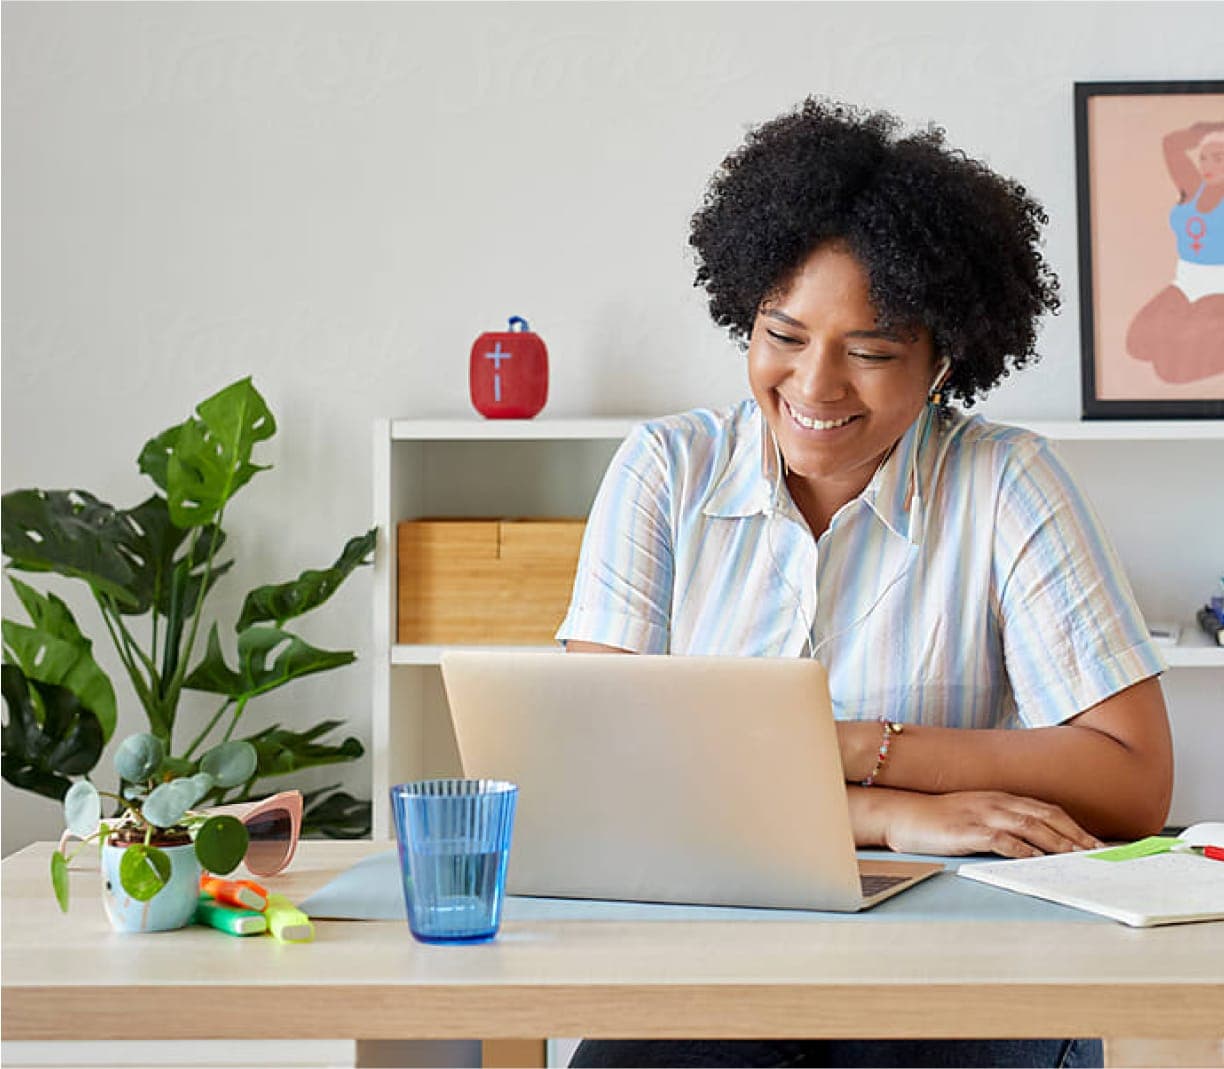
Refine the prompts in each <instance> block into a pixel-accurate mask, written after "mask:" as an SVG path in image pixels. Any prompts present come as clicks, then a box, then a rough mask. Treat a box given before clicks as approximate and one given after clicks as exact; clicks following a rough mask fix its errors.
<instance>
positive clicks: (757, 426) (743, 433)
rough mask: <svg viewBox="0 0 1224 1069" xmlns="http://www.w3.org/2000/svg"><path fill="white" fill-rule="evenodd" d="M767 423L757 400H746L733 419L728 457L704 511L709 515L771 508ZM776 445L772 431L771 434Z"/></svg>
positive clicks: (736, 514) (752, 513) (732, 515)
mask: <svg viewBox="0 0 1224 1069" xmlns="http://www.w3.org/2000/svg"><path fill="white" fill-rule="evenodd" d="M765 429H766V424H765V420H764V418H763V417H762V416H761V410H760V408H759V407H758V406H757V404H756V402H755V401H749V402H747V403H746V404H745V405H744V406H743V408H742V410H741V413H740V415H739V418H738V419H736V420H735V422H734V431H733V437H732V441H731V442H730V443H729V445H728V446H727V459H726V463H725V465H724V467H723V469H722V472H721V474H719V476H718V477H717V480H716V482H715V485H714V489H713V490H711V491H710V494H709V497H707V498H706V502H705V504H704V505H703V506H702V509H701V511H702V512H703V513H704V514H705V515H707V516H721V517H725V518H728V519H730V518H735V517H744V516H756V515H758V514H760V513H763V512H766V511H768V508H769V499H770V493H771V490H772V484H771V481H770V479H769V477H768V473H767V470H766V468H765V467H763V466H762V458H764V457H767V458H768V459H769V460H771V461H772V459H773V458H772V457H770V456H769V455H768V454H767V453H766V452H765V450H764V449H763V448H762V445H763V441H764V432H765ZM769 443H770V446H771V447H772V445H773V435H772V434H771V435H770V436H769Z"/></svg>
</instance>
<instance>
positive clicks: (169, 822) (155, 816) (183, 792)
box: [140, 779, 196, 828]
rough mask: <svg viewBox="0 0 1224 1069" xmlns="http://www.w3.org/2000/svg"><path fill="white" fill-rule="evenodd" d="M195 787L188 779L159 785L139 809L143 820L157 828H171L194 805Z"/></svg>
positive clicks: (174, 780)
mask: <svg viewBox="0 0 1224 1069" xmlns="http://www.w3.org/2000/svg"><path fill="white" fill-rule="evenodd" d="M195 795H196V786H195V784H194V783H192V782H191V780H189V779H173V780H171V781H170V782H169V783H159V784H158V785H157V786H156V787H154V788H153V789H152V790H151V791H150V792H149V797H148V798H146V799H145V800H144V805H142V806H141V807H140V811H141V813H142V814H143V815H144V818H145V820H147V821H148V822H149V823H150V824H152V825H154V826H155V827H158V828H173V827H174V825H175V824H177V823H178V822H179V821H180V820H182V819H183V817H184V816H186V815H187V810H188V809H190V808H191V807H192V805H194V804H195Z"/></svg>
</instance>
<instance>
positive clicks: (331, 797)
mask: <svg viewBox="0 0 1224 1069" xmlns="http://www.w3.org/2000/svg"><path fill="white" fill-rule="evenodd" d="M333 791H334V792H335V793H334V794H333V793H331V792H333ZM302 802H303V804H304V806H305V808H304V810H303V811H302V835H303V837H305V838H311V837H313V838H318V837H319V836H320V835H324V836H326V837H327V838H329V839H365V838H368V837H369V834H370V803H369V802H368V801H362V800H361V799H360V798H354V797H353V796H352V795H351V794H346V793H345V792H344V791H338V790H336V788H335V787H334V786H332V787H324V788H322V789H321V790H317V791H309V792H307V793H306V794H304V795H302Z"/></svg>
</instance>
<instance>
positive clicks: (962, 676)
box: [557, 400, 1164, 728]
mask: <svg viewBox="0 0 1224 1069" xmlns="http://www.w3.org/2000/svg"><path fill="white" fill-rule="evenodd" d="M930 413H931V410H930V408H929V406H928V409H927V411H925V412H924V414H923V415H922V416H920V417H919V418H918V420H916V421H915V423H914V424H913V425H912V426H911V427H910V428H909V430H907V431H906V433H905V434H904V435H903V436H902V438H901V439H900V441H899V442H898V443H897V444H896V446H894V448H893V449H892V450H891V451H890V453H889V455H888V456H887V457H886V458H885V460H884V461H883V462H882V463H881V464H880V466H879V468H878V469H877V471H876V472H875V474H874V476H873V477H872V479H871V481H870V482H869V484H868V485H867V487H866V488H865V489H864V490H863V491H862V493H861V494H859V495H858V496H857V497H856V498H854V499H853V500H851V501H849V502H848V503H847V504H845V505H844V506H842V508H841V509H839V510H838V512H837V513H836V514H835V515H834V517H833V519H832V522H831V523H830V525H829V527H828V529H827V530H826V531H825V532H824V533H823V534H822V535H821V536H820V537H819V538H818V539H817V538H813V536H812V533H811V530H810V529H809V528H808V526H807V524H806V523H805V521H804V519H803V517H802V516H801V515H800V513H799V511H798V509H797V508H796V506H795V504H794V502H793V501H792V500H791V497H790V494H789V493H788V492H787V489H786V485H785V482H784V481H783V480H781V479H776V478H774V479H771V478H770V477H769V472H770V470H771V468H770V464H771V463H772V462H774V446H773V437H772V434H771V433H770V432H768V429H767V428H766V427H765V425H764V421H763V420H762V417H761V414H760V410H759V409H758V408H757V405H756V403H755V402H754V401H751V400H748V401H742V402H740V403H739V404H737V405H734V406H732V407H730V408H728V409H725V410H722V411H709V410H696V411H692V412H687V413H684V414H681V415H677V416H669V417H666V418H663V419H659V420H653V421H650V422H648V423H644V424H642V425H640V426H638V427H637V428H635V429H634V430H633V431H632V432H631V433H630V434H629V436H628V437H627V438H626V439H625V441H624V442H623V443H622V444H621V447H620V449H619V450H618V451H617V453H616V456H615V457H614V458H613V460H612V463H611V465H610V466H609V469H608V472H607V474H606V475H605V477H604V480H603V483H602V485H601V487H600V490H599V493H598V495H597V497H596V500H595V504H594V505H593V507H592V510H591V515H590V517H589V521H588V524H587V530H586V535H585V538H584V540H583V546H582V553H581V557H580V560H579V565H578V575H577V579H576V581H575V584H574V593H573V598H572V601H571V604H570V609H569V612H568V614H567V615H566V618H565V620H564V621H563V623H562V625H561V628H560V630H559V631H558V632H557V638H558V639H559V640H561V641H567V640H570V639H576V640H584V641H587V642H598V643H603V644H605V645H609V646H618V647H621V648H623V649H628V650H632V651H634V652H637V653H668V652H670V653H675V654H724V655H736V656H752V657H797V656H816V657H817V658H818V659H819V660H820V661H821V662H822V663H823V664H824V665H825V667H826V669H827V670H828V673H829V688H830V691H831V693H832V698H833V708H834V712H835V713H836V715H837V716H838V717H839V718H842V719H874V718H876V717H880V716H883V717H887V718H889V719H891V720H898V721H906V722H912V723H923V724H934V725H942V726H947V727H974V728H995V727H1018V726H1021V725H1027V726H1031V727H1036V726H1042V725H1051V724H1058V723H1062V722H1063V721H1065V720H1067V719H1069V718H1070V717H1073V716H1075V715H1076V714H1077V713H1080V712H1083V711H1084V710H1085V709H1087V708H1089V707H1090V706H1093V705H1095V704H1096V703H1098V702H1100V701H1102V700H1104V699H1105V698H1107V697H1109V696H1110V695H1111V694H1114V693H1116V692H1117V691H1119V690H1122V689H1124V688H1125V687H1128V686H1130V685H1131V684H1133V683H1136V682H1138V681H1139V680H1141V679H1145V678H1147V677H1149V676H1152V675H1155V674H1157V673H1159V672H1161V671H1163V670H1164V664H1163V662H1162V660H1161V657H1160V654H1159V651H1158V650H1157V649H1156V647H1155V646H1154V645H1153V644H1152V642H1151V641H1150V639H1149V637H1148V633H1147V629H1146V627H1145V625H1144V622H1143V619H1142V617H1141V616H1140V614H1139V611H1138V609H1137V607H1136V605H1135V601H1134V596H1133V595H1132V593H1131V590H1130V586H1129V584H1128V582H1127V579H1126V576H1125V574H1124V573H1123V570H1122V567H1121V565H1120V563H1119V561H1118V559H1117V557H1116V555H1115V554H1114V551H1113V549H1112V547H1111V546H1110V544H1109V540H1108V539H1107V538H1106V535H1105V532H1104V529H1103V528H1102V526H1101V523H1100V521H1099V520H1098V519H1097V518H1096V516H1095V514H1094V513H1093V511H1092V509H1091V507H1090V506H1089V504H1088V502H1087V500H1086V499H1085V498H1084V496H1083V494H1082V493H1081V492H1080V490H1079V489H1078V488H1077V487H1076V485H1075V483H1074V482H1073V481H1072V479H1071V476H1070V475H1069V473H1068V472H1067V470H1066V468H1065V467H1064V466H1063V464H1062V463H1061V461H1060V460H1059V459H1058V457H1057V456H1056V455H1055V454H1054V452H1053V451H1052V449H1051V447H1050V446H1049V444H1048V443H1047V442H1046V441H1045V440H1044V439H1043V438H1041V437H1039V436H1037V435H1035V434H1032V433H1030V432H1028V431H1025V430H1022V429H1020V428H1016V427H1007V426H1002V425H999V424H992V423H988V422H986V421H985V420H983V419H981V418H980V417H972V418H968V417H965V416H963V415H954V416H952V417H951V418H950V419H946V420H941V419H938V418H934V417H932V415H931V414H930ZM915 491H916V492H915Z"/></svg>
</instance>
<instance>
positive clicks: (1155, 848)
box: [1088, 835, 1181, 861]
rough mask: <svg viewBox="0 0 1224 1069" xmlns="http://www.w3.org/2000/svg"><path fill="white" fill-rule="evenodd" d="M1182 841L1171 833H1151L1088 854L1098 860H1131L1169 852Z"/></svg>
mask: <svg viewBox="0 0 1224 1069" xmlns="http://www.w3.org/2000/svg"><path fill="white" fill-rule="evenodd" d="M1180 841H1181V840H1179V839H1176V838H1174V837H1173V836H1171V835H1149V836H1148V837H1147V838H1146V839H1140V840H1139V841H1138V842H1135V843H1127V844H1125V845H1124V846H1115V847H1111V848H1110V849H1109V850H1098V851H1097V852H1096V853H1094V854H1089V855H1088V856H1089V857H1095V858H1096V859H1097V860H1098V861H1131V860H1133V859H1134V858H1137V857H1151V856H1152V855H1153V854H1167V853H1168V852H1169V851H1170V850H1172V849H1173V847H1174V846H1175V845H1176V844H1177V843H1178V842H1180Z"/></svg>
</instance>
